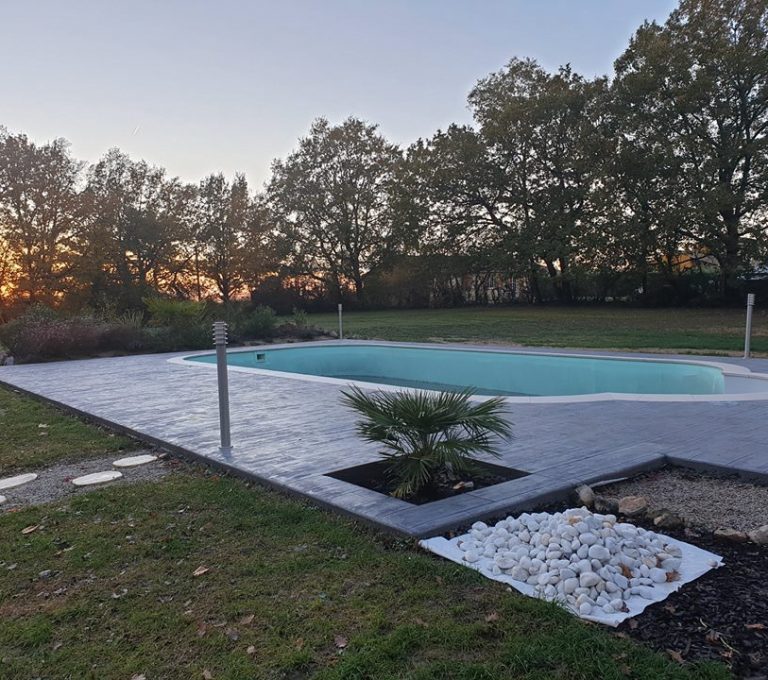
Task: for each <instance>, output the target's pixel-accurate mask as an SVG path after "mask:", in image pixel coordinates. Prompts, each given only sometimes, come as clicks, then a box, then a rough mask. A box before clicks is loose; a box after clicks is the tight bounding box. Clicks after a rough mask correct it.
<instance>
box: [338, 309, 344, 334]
mask: <svg viewBox="0 0 768 680" xmlns="http://www.w3.org/2000/svg"><path fill="white" fill-rule="evenodd" d="M343 339H344V323H343V321H342V320H341V302H339V340H343Z"/></svg>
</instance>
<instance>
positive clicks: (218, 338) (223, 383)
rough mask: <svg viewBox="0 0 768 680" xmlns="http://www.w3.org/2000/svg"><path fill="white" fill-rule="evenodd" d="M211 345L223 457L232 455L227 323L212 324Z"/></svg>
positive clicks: (216, 322) (220, 450) (220, 449)
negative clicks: (213, 356)
mask: <svg viewBox="0 0 768 680" xmlns="http://www.w3.org/2000/svg"><path fill="white" fill-rule="evenodd" d="M213 343H214V345H215V346H216V373H217V376H218V383H219V432H220V434H221V446H220V447H219V453H220V454H221V455H223V456H229V455H231V454H232V438H231V434H230V426H229V377H228V375H227V323H226V321H214V322H213Z"/></svg>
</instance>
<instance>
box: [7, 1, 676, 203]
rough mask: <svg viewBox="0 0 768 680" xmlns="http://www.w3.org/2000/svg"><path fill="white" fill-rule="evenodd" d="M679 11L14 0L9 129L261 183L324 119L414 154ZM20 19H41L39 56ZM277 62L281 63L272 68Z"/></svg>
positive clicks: (662, 5)
mask: <svg viewBox="0 0 768 680" xmlns="http://www.w3.org/2000/svg"><path fill="white" fill-rule="evenodd" d="M675 5H676V3H675V2H672V1H671V0H653V2H647V3H643V6H642V7H639V6H637V5H636V4H634V3H630V2H618V3H617V2H614V1H609V0H594V1H593V2H591V3H589V5H588V6H586V5H574V4H573V3H569V2H567V1H566V0H552V1H551V2H549V3H547V4H546V5H545V6H530V5H526V4H525V3H523V2H519V1H518V2H513V3H504V2H500V1H494V2H489V3H488V4H486V5H484V6H483V8H482V11H481V12H479V11H477V10H476V9H473V8H472V7H469V6H467V5H465V4H464V3H461V2H459V1H458V0H449V2H440V1H438V0H425V1H424V2H420V3H418V4H413V3H409V2H406V1H405V0H397V1H392V2H388V3H386V4H384V3H381V4H368V5H364V6H360V5H356V4H355V3H353V2H351V0H330V1H329V2H326V3H323V5H322V7H321V6H320V5H318V4H317V3H313V2H310V1H309V0H293V1H292V2H290V3H286V4H282V5H280V6H279V7H276V6H272V5H271V4H269V3H264V2H259V3H245V2H242V1H241V0H229V1H228V2H226V3H225V4H224V7H225V10H224V11H221V9H220V8H221V5H217V6H213V5H211V4H208V3H205V2H192V3H184V2H181V1H180V0H173V1H172V2H168V3H164V4H163V5H162V6H152V5H151V3H149V2H147V0H143V1H142V2H140V3H138V5H133V6H132V7H131V8H127V7H120V8H115V7H114V6H113V5H108V6H106V5H100V4H98V3H96V2H92V1H90V0H78V1H76V2H73V3H70V4H68V5H67V6H66V7H65V6H63V5H58V4H56V3H54V2H51V0H46V1H44V2H39V3H34V4H33V5H29V6H21V5H11V6H9V7H6V15H10V16H9V19H10V20H9V21H6V22H4V26H5V30H3V29H1V28H0V36H2V40H1V41H0V45H2V46H0V55H2V56H3V57H4V59H5V61H6V62H10V61H12V60H14V61H15V62H16V64H17V65H16V67H15V68H14V69H8V70H6V72H5V73H4V74H3V75H2V76H0V84H1V85H2V88H3V92H4V93H5V97H4V104H3V106H2V107H0V126H5V127H6V128H7V129H8V131H9V132H12V133H23V134H26V135H28V136H29V138H30V139H31V140H33V141H34V142H36V143H38V144H42V143H45V142H47V141H51V140H53V139H56V138H64V139H66V140H67V141H68V142H70V144H71V150H72V154H73V156H74V157H76V158H78V159H80V160H84V161H86V162H88V163H94V162H96V161H97V160H98V159H99V158H101V157H102V156H103V155H104V154H105V153H106V152H107V150H108V149H110V148H113V147H118V148H119V149H121V150H122V151H124V152H125V153H128V154H129V155H130V156H131V157H132V158H134V159H144V160H146V161H147V162H148V163H150V164H152V165H156V166H160V167H163V168H165V169H166V170H167V172H168V174H169V176H171V177H179V178H180V179H181V180H182V181H184V182H192V183H196V182H199V181H200V180H201V179H202V178H203V177H204V176H206V175H209V174H211V173H218V172H222V173H224V174H225V175H226V176H227V177H231V176H232V175H233V174H234V173H235V172H241V173H244V174H245V176H246V177H247V179H248V182H249V185H250V186H251V188H252V189H255V190H259V189H260V188H261V187H262V185H263V183H264V182H265V181H266V180H267V179H268V178H269V175H270V167H271V163H272V161H273V160H274V159H275V158H283V157H285V156H286V155H287V154H288V153H290V152H291V150H293V149H294V148H295V147H296V145H297V142H298V140H299V139H300V138H301V137H303V136H305V135H306V134H307V132H308V130H309V127H310V125H311V123H312V121H313V120H315V119H316V118H319V117H325V118H328V119H329V120H330V121H331V122H332V123H338V122H341V121H342V120H344V119H346V118H348V117H349V116H355V117H359V118H362V119H364V120H366V121H368V122H371V123H374V124H376V125H378V126H379V131H380V132H381V133H382V134H383V135H384V136H385V137H387V138H388V139H389V140H391V141H392V142H394V143H396V144H398V145H400V146H401V147H406V146H408V145H409V144H410V143H412V142H414V141H416V140H417V139H418V138H423V137H429V136H431V135H432V134H434V132H436V131H437V130H438V129H441V128H443V129H444V128H445V127H446V126H447V125H449V124H450V123H453V122H456V123H468V122H471V116H470V114H469V111H468V109H467V106H466V97H467V94H468V93H469V90H470V89H471V87H472V86H473V85H474V84H475V83H476V82H477V81H478V80H479V79H480V78H483V77H485V76H486V75H488V74H489V73H492V72H494V71H497V70H499V69H501V68H502V67H503V66H504V65H505V64H506V63H508V62H509V60H510V59H511V58H513V57H523V58H524V57H530V58H533V59H536V60H537V61H538V62H539V63H540V64H541V65H542V66H543V67H545V68H546V69H548V70H553V69H556V68H558V67H559V66H560V65H563V64H565V63H570V64H571V65H572V67H573V68H574V70H576V71H578V72H579V73H581V74H582V75H584V76H586V77H595V76H600V75H610V74H611V72H612V65H613V62H614V60H615V59H616V58H617V57H618V56H619V55H620V54H621V53H622V51H623V50H624V49H625V47H626V45H627V42H628V40H629V38H630V37H631V35H632V34H633V33H634V31H635V30H636V29H637V28H638V27H639V26H640V24H641V23H642V22H643V20H649V21H654V20H655V21H657V22H663V21H664V20H665V19H666V17H667V16H668V15H669V12H670V11H671V10H672V9H673V8H674V6H675ZM342 17H343V21H342V20H341V18H342ZM18 25H35V26H36V30H37V31H38V32H37V33H36V40H35V41H34V43H33V44H32V47H33V48H34V49H32V50H31V49H30V43H29V41H28V40H27V39H26V36H25V35H24V34H23V33H22V32H20V31H18V30H15V27H16V26H18ZM430 30H431V34H429V31H430ZM286 35H295V36H296V38H295V39H294V40H292V41H290V42H288V43H287V44H286V42H287V41H286V40H285V39H284V36H286ZM297 45H298V48H297ZM19 55H22V56H23V59H19V58H18V56H19ZM270 58H272V59H273V60H275V61H278V62H279V66H278V67H276V68H263V67H262V66H261V65H262V64H264V63H266V61H267V60H268V59H270ZM178 61H184V66H183V67H179V66H177V63H176V62H178ZM256 79H257V80H256ZM254 81H255V82H256V84H257V86H252V85H251V83H254ZM261 92H264V93H265V94H264V95H261ZM73 95H74V96H73ZM49 101H56V107H57V108H55V109H54V108H52V107H51V106H50V105H49V104H48V102H49ZM399 102H406V105H405V106H403V105H399Z"/></svg>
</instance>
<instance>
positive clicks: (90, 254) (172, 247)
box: [83, 149, 187, 307]
mask: <svg viewBox="0 0 768 680" xmlns="http://www.w3.org/2000/svg"><path fill="white" fill-rule="evenodd" d="M185 195H187V194H186V193H185V192H184V190H183V187H182V185H181V184H180V183H179V182H178V180H176V179H168V178H167V177H166V174H165V170H163V169H162V168H158V167H154V166H150V165H149V164H147V163H146V162H145V161H133V160H131V159H130V158H129V157H128V156H127V155H126V154H124V153H122V152H120V151H119V150H117V149H112V150H110V151H109V152H108V153H107V154H106V155H105V156H104V158H102V159H101V160H100V161H99V162H98V163H96V164H95V165H94V166H92V167H91V169H90V172H89V175H88V185H87V189H86V198H87V199H88V201H89V207H90V212H91V219H90V222H89V234H88V239H87V242H86V243H85V244H83V256H84V257H85V258H87V260H88V262H90V263H91V275H92V277H93V278H92V281H93V287H94V296H95V298H96V299H97V300H98V298H99V297H100V296H101V295H103V294H106V295H111V294H114V295H116V296H117V300H118V306H120V307H138V306H140V305H141V300H142V298H143V297H145V296H146V295H151V294H155V293H158V292H167V291H168V289H169V282H170V281H172V280H175V279H176V278H177V268H178V267H179V265H180V264H183V260H182V259H180V255H179V242H180V239H181V238H182V236H183V230H182V229H181V221H180V215H181V212H182V210H183V202H182V200H180V199H182V198H183V197H184V196H185Z"/></svg>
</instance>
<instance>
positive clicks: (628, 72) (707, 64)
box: [613, 0, 768, 296]
mask: <svg viewBox="0 0 768 680" xmlns="http://www.w3.org/2000/svg"><path fill="white" fill-rule="evenodd" d="M613 90H614V93H615V98H616V100H617V101H618V102H620V103H621V105H622V107H623V114H624V116H623V119H624V121H623V122H624V125H625V126H626V136H627V137H628V138H629V139H632V140H641V142H640V143H641V144H642V145H644V146H646V147H650V148H653V149H655V150H656V152H657V153H658V155H659V156H660V157H661V158H662V159H663V164H662V166H661V168H662V172H661V173H659V172H656V171H655V169H653V168H648V169H647V170H646V171H645V172H646V173H649V174H647V175H646V177H653V180H654V181H656V182H658V183H659V184H660V185H661V186H662V187H663V188H662V189H661V191H662V193H664V194H665V195H666V196H667V197H674V199H675V202H676V206H675V208H674V209H673V210H672V211H671V212H672V214H674V216H675V219H676V220H677V221H678V228H679V229H680V232H681V234H682V235H683V236H685V237H686V238H688V239H690V241H692V242H693V243H695V244H696V245H697V246H698V247H699V248H700V249H701V250H703V251H704V252H706V253H710V254H711V255H713V256H714V257H715V258H717V261H718V263H719V265H720V271H721V292H722V294H723V295H725V296H730V295H732V294H733V292H734V289H735V284H736V281H737V278H738V275H739V272H740V271H741V270H743V269H744V268H745V267H746V266H747V265H748V261H749V259H750V257H751V256H754V255H756V254H757V253H758V252H764V249H765V246H766V238H767V236H768V234H767V233H766V204H767V203H768V137H767V134H768V5H766V3H765V2H764V0H682V2H681V3H680V6H679V8H678V9H676V10H675V11H674V12H673V13H672V14H671V15H670V17H669V19H668V20H667V22H666V23H665V24H664V25H663V26H659V25H657V24H655V23H646V24H644V25H643V26H642V27H641V28H640V29H639V30H638V31H637V33H636V34H635V35H634V37H633V38H632V40H631V42H630V45H629V48H628V49H627V50H626V52H625V53H624V54H623V55H622V56H621V58H620V59H619V60H618V61H617V62H616V79H615V82H614V85H613ZM670 166H671V167H672V169H673V170H674V171H673V172H669V170H670Z"/></svg>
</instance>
